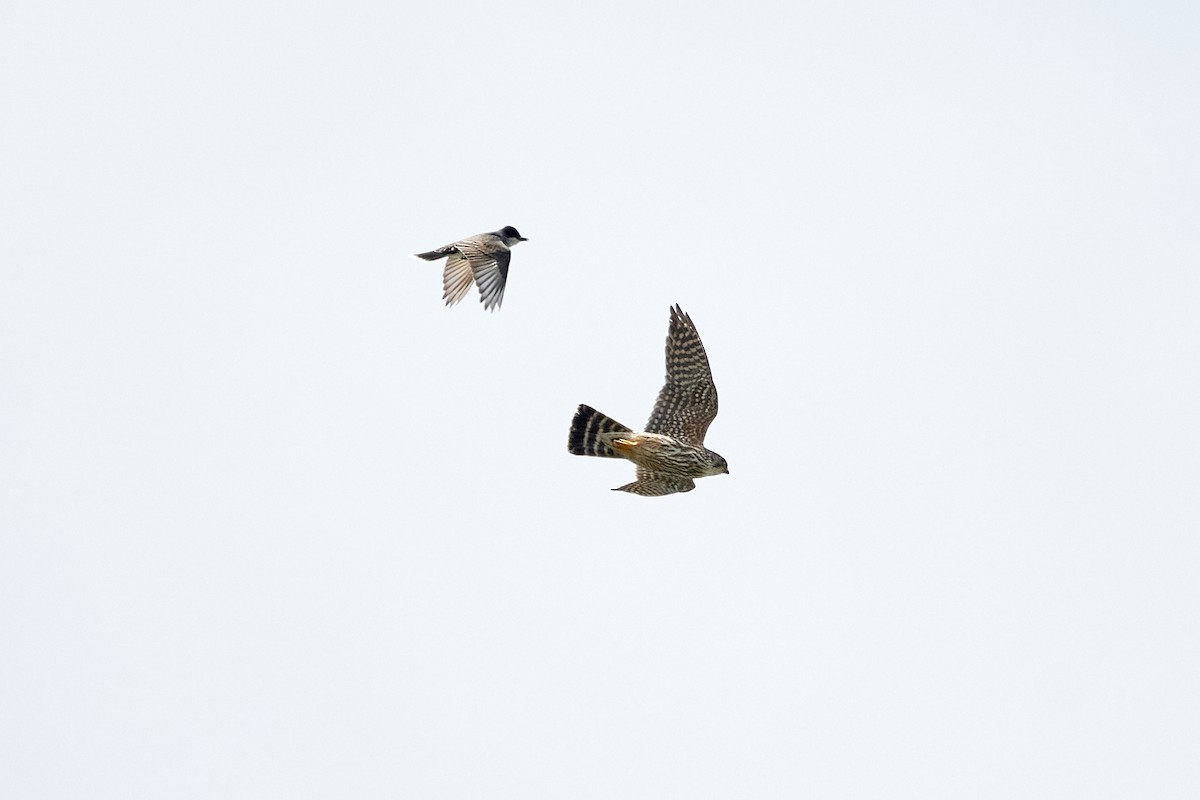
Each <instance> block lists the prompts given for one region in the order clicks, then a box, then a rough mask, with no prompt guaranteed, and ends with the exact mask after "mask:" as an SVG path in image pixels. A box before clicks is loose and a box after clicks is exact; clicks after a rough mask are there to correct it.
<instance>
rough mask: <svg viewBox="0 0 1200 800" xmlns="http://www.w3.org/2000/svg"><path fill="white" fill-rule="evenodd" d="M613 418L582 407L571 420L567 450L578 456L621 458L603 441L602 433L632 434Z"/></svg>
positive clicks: (588, 407) (630, 429) (587, 407)
mask: <svg viewBox="0 0 1200 800" xmlns="http://www.w3.org/2000/svg"><path fill="white" fill-rule="evenodd" d="M632 431H633V429H632V428H628V427H626V426H624V425H622V424H621V423H619V422H617V421H616V420H615V419H613V418H612V417H608V416H605V415H604V414H601V413H600V412H599V411H597V410H596V409H594V408H592V407H591V406H586V405H581V406H579V410H578V411H576V412H575V418H574V419H573V420H571V433H570V434H569V435H568V436H567V450H569V451H570V452H571V453H572V454H574V455H577V456H598V457H599V458H621V456H620V455H619V454H618V453H617V452H616V451H615V450H613V449H612V448H611V447H609V446H608V445H607V444H605V443H604V442H603V441H601V438H600V434H602V433H627V432H632Z"/></svg>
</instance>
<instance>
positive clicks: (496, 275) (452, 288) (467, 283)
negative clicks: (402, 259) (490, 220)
mask: <svg viewBox="0 0 1200 800" xmlns="http://www.w3.org/2000/svg"><path fill="white" fill-rule="evenodd" d="M525 241H528V240H527V239H526V238H525V237H524V236H522V235H521V234H519V233H517V229H516V228H514V227H513V226H512V225H506V226H504V227H503V228H501V229H500V230H498V231H492V232H491V233H477V234H475V235H474V236H468V237H467V238H465V239H462V240H460V241H457V242H454V243H453V244H448V245H446V246H445V247H439V248H438V249H436V250H430V251H429V252H428V253H417V254H416V257H417V258H423V259H425V260H426V261H437V260H438V259H439V258H445V259H446V269H445V271H444V272H443V273H442V289H443V290H444V291H443V293H442V299H443V300H445V301H446V305H448V306H452V305H454V304H455V303H457V302H458V301H459V300H462V299H463V297H464V296H465V295H466V293H467V290H468V289H470V288H471V283H472V282H474V283H476V284H477V285H478V286H479V302H481V303H483V307H484V308H486V309H487V310H488V311H495V310H496V309H497V308H499V307H500V303H501V302H502V301H503V300H504V285H505V283H507V282H508V262H509V259H511V258H512V252H511V248H512V247H513V246H514V245H516V243H517V242H525Z"/></svg>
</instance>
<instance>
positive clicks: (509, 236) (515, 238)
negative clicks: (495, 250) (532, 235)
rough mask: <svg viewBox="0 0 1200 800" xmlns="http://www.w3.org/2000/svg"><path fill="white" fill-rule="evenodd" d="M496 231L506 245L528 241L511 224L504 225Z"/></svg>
mask: <svg viewBox="0 0 1200 800" xmlns="http://www.w3.org/2000/svg"><path fill="white" fill-rule="evenodd" d="M497 233H499V234H500V235H501V236H503V237H504V243H505V244H507V245H510V246H511V245H514V244H516V243H517V242H527V241H529V240H528V239H526V238H525V237H524V236H522V235H521V234H520V233H519V232H518V231H517V229H516V228H514V227H513V226H512V225H505V226H504V227H503V228H501V229H500V230H499V231H497Z"/></svg>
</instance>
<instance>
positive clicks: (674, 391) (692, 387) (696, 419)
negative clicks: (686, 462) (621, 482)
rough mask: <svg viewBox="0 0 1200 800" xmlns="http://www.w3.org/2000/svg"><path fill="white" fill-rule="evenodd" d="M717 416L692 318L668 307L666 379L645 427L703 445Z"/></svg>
mask: <svg viewBox="0 0 1200 800" xmlns="http://www.w3.org/2000/svg"><path fill="white" fill-rule="evenodd" d="M716 416H717V387H716V386H714V385H713V379H712V370H711V369H710V368H709V366H708V354H707V353H705V352H704V343H703V342H701V341H700V334H699V333H698V332H697V331H696V326H695V325H694V324H693V323H692V318H691V317H689V316H688V315H687V314H685V313H683V309H681V308H680V307H679V306H678V305H676V306H674V307H672V308H671V327H670V329H669V330H668V332H667V378H666V383H665V384H664V385H663V387H662V390H661V391H659V393H658V400H657V401H655V403H654V411H652V412H651V413H650V421H649V422H647V423H646V431H647V433H665V434H666V435H667V436H673V437H675V438H676V439H680V440H682V441H685V442H687V443H688V444H694V445H697V446H702V445H703V444H704V434H705V433H707V432H708V426H709V425H710V424H712V421H713V419H714V418H716ZM631 485H633V484H631ZM675 491H681V490H678V489H676V490H675Z"/></svg>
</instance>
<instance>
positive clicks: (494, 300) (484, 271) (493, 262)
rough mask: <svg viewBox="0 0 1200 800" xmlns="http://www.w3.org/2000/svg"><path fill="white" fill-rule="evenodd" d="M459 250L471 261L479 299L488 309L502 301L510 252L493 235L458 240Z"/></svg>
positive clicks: (497, 306)
mask: <svg viewBox="0 0 1200 800" xmlns="http://www.w3.org/2000/svg"><path fill="white" fill-rule="evenodd" d="M458 249H459V252H460V253H462V254H463V255H464V256H466V257H467V259H468V260H469V261H470V262H471V271H472V272H473V273H474V275H475V283H476V285H478V286H479V300H480V302H482V303H483V307H484V308H486V309H488V310H489V311H491V310H493V309H495V308H499V307H500V303H502V302H503V301H504V286H505V284H506V283H507V282H508V262H509V261H510V260H511V259H512V252H511V251H510V250H509V249H508V248H507V247H505V246H504V243H503V242H501V241H499V240H498V239H497V238H496V237H495V236H491V235H483V236H472V237H471V238H469V239H464V240H463V241H461V242H459V245H458Z"/></svg>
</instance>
